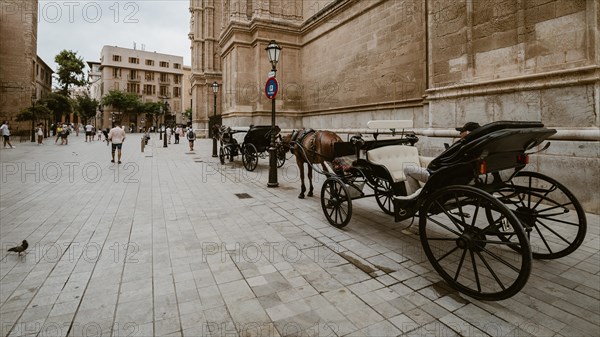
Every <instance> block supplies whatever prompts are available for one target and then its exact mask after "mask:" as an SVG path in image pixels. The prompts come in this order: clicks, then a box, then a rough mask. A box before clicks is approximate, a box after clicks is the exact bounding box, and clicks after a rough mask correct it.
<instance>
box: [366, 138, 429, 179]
mask: <svg viewBox="0 0 600 337" xmlns="http://www.w3.org/2000/svg"><path fill="white" fill-rule="evenodd" d="M367 160H369V161H370V162H371V163H374V164H378V165H383V166H385V167H386V168H387V170H388V171H389V172H390V174H391V175H392V178H393V179H394V182H395V183H397V182H400V181H406V177H405V176H404V168H405V167H406V166H408V165H416V166H421V160H420V159H419V151H418V150H417V148H416V147H414V146H407V145H390V146H384V147H380V148H377V149H373V150H369V151H368V152H367Z"/></svg>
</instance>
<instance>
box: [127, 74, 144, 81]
mask: <svg viewBox="0 0 600 337" xmlns="http://www.w3.org/2000/svg"><path fill="white" fill-rule="evenodd" d="M141 79H142V78H141V77H140V76H139V75H138V76H132V75H127V80H128V81H130V82H139V81H141Z"/></svg>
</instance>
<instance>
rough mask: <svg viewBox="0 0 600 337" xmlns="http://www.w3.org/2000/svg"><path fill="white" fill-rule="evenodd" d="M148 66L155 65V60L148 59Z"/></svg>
mask: <svg viewBox="0 0 600 337" xmlns="http://www.w3.org/2000/svg"><path fill="white" fill-rule="evenodd" d="M146 65H147V66H154V60H146Z"/></svg>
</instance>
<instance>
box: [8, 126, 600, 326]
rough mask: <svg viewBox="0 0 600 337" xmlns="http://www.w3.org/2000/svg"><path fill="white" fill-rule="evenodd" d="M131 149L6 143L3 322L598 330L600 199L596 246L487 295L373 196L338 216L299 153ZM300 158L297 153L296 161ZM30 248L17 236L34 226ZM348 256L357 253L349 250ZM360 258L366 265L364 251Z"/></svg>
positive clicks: (202, 143) (540, 265)
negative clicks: (304, 191) (275, 167)
mask: <svg viewBox="0 0 600 337" xmlns="http://www.w3.org/2000/svg"><path fill="white" fill-rule="evenodd" d="M139 136H140V135H139V134H133V135H129V138H128V139H127V141H126V143H125V145H124V157H123V164H121V165H115V164H111V163H110V151H109V148H108V147H107V146H106V144H105V143H101V142H92V143H85V142H84V141H83V140H84V137H83V136H82V135H80V136H79V137H75V136H71V137H70V138H71V139H70V144H69V145H68V146H59V145H55V144H54V141H53V140H51V139H47V140H46V143H47V144H44V145H43V146H36V145H34V144H33V143H29V142H23V143H16V144H15V145H16V148H15V149H0V160H1V164H2V171H1V179H2V181H1V185H0V186H1V191H0V219H1V220H0V221H1V224H0V231H1V243H2V260H1V262H0V295H1V296H0V305H1V324H2V325H1V329H2V336H238V335H239V336H396V335H409V336H454V335H457V336H488V335H489V336H598V335H599V334H600V256H599V233H598V229H599V228H600V225H599V217H598V216H597V215H593V214H588V228H589V229H588V235H587V237H586V240H585V242H584V244H583V245H582V247H580V248H579V249H578V250H577V251H576V252H575V253H573V254H571V255H569V256H568V257H565V258H561V259H558V260H549V261H544V260H534V262H533V269H532V274H531V277H530V278H529V281H528V283H527V285H526V286H525V287H524V289H523V290H522V291H521V292H520V293H519V294H517V295H515V296H513V297H511V298H510V299H507V300H503V301H498V302H482V301H477V300H474V299H472V298H469V297H467V296H464V295H461V294H459V293H457V292H456V291H454V290H451V289H450V288H448V286H447V285H446V284H445V282H444V281H442V279H441V277H440V276H439V275H438V274H437V273H436V272H435V270H434V269H433V267H432V266H431V264H430V263H429V261H428V260H427V258H426V256H425V254H424V253H423V250H422V247H421V245H420V241H419V238H418V235H417V228H416V227H417V226H412V227H410V228H407V227H408V226H409V225H410V221H403V222H400V223H394V221H393V219H392V218H391V217H390V216H388V215H385V214H384V213H383V212H382V211H381V210H380V209H379V207H378V206H377V204H376V202H375V200H374V199H372V198H368V199H362V200H359V201H357V202H355V203H354V204H353V206H354V210H353V218H352V220H351V222H350V224H349V225H348V226H346V227H345V228H344V229H337V228H334V227H332V226H330V225H329V224H328V223H327V220H326V219H325V217H324V215H323V213H322V211H321V206H320V201H319V197H318V195H319V192H320V186H321V184H322V182H323V176H317V177H316V183H315V188H316V196H315V197H311V198H307V199H304V200H299V199H298V198H297V195H298V192H299V179H298V171H297V168H296V167H295V164H291V163H286V165H285V166H284V167H283V168H282V169H280V170H279V183H280V186H279V187H278V188H267V187H266V185H267V180H268V159H260V160H259V165H258V168H257V170H256V171H255V172H251V173H250V172H246V171H245V169H244V168H243V166H242V165H241V158H240V157H237V158H236V160H235V161H234V163H227V164H226V165H224V166H221V165H220V164H219V163H218V161H217V158H212V157H211V145H212V143H211V141H210V140H199V141H197V142H196V147H197V149H196V151H195V153H189V152H188V149H187V144H185V142H184V141H182V143H181V144H178V145H175V144H171V145H169V147H168V148H166V149H165V148H163V147H162V146H161V143H159V140H158V139H157V138H158V136H153V139H152V140H151V144H150V146H149V147H147V148H146V151H145V152H144V153H141V152H140V141H139ZM290 162H291V161H290ZM23 239H26V240H27V241H28V242H29V245H30V247H29V249H28V251H27V254H26V255H23V256H21V257H19V256H18V255H17V254H14V253H7V252H6V250H7V248H9V247H12V246H14V245H16V244H18V243H19V242H21V240H23ZM351 262H352V263H351ZM359 267H362V268H359Z"/></svg>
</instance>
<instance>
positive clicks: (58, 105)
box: [40, 92, 73, 123]
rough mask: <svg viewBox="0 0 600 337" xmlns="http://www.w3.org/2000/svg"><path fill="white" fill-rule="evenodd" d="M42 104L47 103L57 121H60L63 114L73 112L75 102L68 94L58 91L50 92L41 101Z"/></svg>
mask: <svg viewBox="0 0 600 337" xmlns="http://www.w3.org/2000/svg"><path fill="white" fill-rule="evenodd" d="M40 104H43V105H45V106H46V107H48V109H50V111H52V113H53V114H54V122H55V123H58V121H60V117H61V116H62V115H66V116H68V115H69V114H70V113H72V112H73V104H72V102H71V100H70V99H69V98H68V97H67V96H65V95H62V94H60V93H56V92H53V93H50V94H49V95H48V96H46V98H44V99H43V100H42V102H40Z"/></svg>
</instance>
